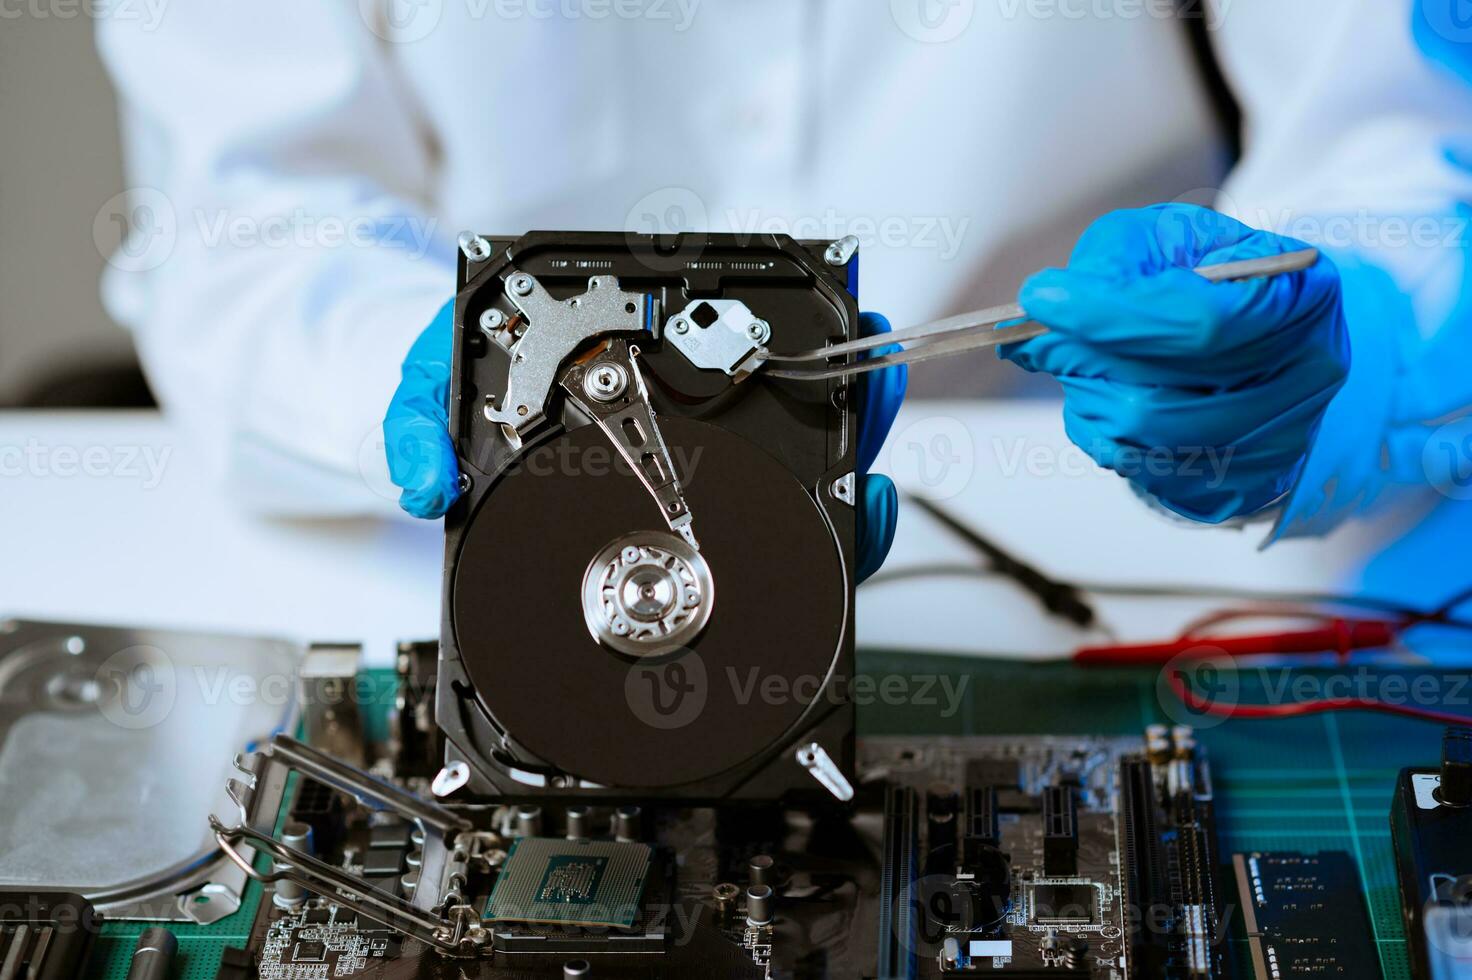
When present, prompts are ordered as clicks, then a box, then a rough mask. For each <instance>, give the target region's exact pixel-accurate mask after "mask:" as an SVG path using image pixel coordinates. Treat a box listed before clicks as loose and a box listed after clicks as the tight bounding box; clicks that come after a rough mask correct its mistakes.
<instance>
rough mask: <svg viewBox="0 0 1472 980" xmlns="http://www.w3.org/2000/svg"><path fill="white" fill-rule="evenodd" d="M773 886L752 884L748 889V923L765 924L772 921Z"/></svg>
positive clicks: (752, 924) (754, 924) (751, 924)
mask: <svg viewBox="0 0 1472 980" xmlns="http://www.w3.org/2000/svg"><path fill="white" fill-rule="evenodd" d="M772 905H773V900H772V886H771V885H752V886H751V887H750V888H748V889H746V924H747V925H750V926H765V925H770V924H771V922H772Z"/></svg>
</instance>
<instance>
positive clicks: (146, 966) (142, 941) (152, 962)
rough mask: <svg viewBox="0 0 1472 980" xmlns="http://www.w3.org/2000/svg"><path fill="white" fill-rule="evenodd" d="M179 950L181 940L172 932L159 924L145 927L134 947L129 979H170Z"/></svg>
mask: <svg viewBox="0 0 1472 980" xmlns="http://www.w3.org/2000/svg"><path fill="white" fill-rule="evenodd" d="M178 952H179V940H178V939H176V938H174V934H173V933H172V932H170V931H169V930H167V929H164V928H161V927H159V926H153V927H151V928H148V929H144V930H143V934H142V935H140V936H139V937H138V945H137V946H136V947H134V949H133V959H132V962H131V963H129V965H128V980H169V975H170V974H171V973H172V972H173V969H174V955H175V954H176V953H178Z"/></svg>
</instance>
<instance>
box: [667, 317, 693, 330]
mask: <svg viewBox="0 0 1472 980" xmlns="http://www.w3.org/2000/svg"><path fill="white" fill-rule="evenodd" d="M670 329H671V330H673V331H674V332H675V333H689V332H690V321H689V320H687V319H685V318H684V317H682V316H677V317H675V318H674V319H673V320H671V321H670Z"/></svg>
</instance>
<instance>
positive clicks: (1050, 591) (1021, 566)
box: [906, 494, 1098, 629]
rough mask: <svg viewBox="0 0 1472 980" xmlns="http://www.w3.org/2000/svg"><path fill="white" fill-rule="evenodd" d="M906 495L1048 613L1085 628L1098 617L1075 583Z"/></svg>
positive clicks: (938, 508) (937, 507) (932, 504)
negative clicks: (1064, 579)
mask: <svg viewBox="0 0 1472 980" xmlns="http://www.w3.org/2000/svg"><path fill="white" fill-rule="evenodd" d="M906 498H907V499H908V500H909V502H910V503H912V504H914V505H915V506H916V507H919V508H920V509H921V510H923V511H925V513H927V514H929V515H930V516H931V517H933V518H935V519H936V520H937V521H939V522H940V523H941V524H943V525H945V527H947V528H948V529H950V530H951V531H952V532H953V533H954V534H955V535H956V536H957V537H959V538H961V539H962V540H964V541H965V542H966V543H967V544H969V545H971V547H973V548H975V549H976V550H977V551H979V552H981V553H982V554H983V555H985V556H986V557H987V560H988V561H990V562H991V565H992V568H993V569H994V570H995V571H996V572H997V574H999V575H1005V576H1006V577H1008V578H1010V579H1012V580H1013V581H1014V582H1016V583H1017V584H1018V585H1020V586H1022V587H1023V588H1024V589H1026V590H1027V591H1028V592H1030V593H1032V594H1033V595H1034V596H1035V597H1037V600H1038V601H1039V602H1040V603H1042V605H1043V608H1044V609H1046V610H1047V611H1048V612H1050V613H1052V614H1053V615H1055V616H1061V617H1062V618H1064V619H1066V620H1068V621H1069V622H1071V623H1073V624H1074V625H1075V626H1078V627H1080V628H1082V629H1088V628H1089V627H1090V626H1093V625H1094V622H1095V620H1097V619H1098V615H1097V614H1096V613H1095V612H1094V607H1093V606H1091V605H1089V604H1088V603H1087V602H1086V601H1084V598H1083V596H1082V595H1081V594H1080V592H1079V589H1078V588H1076V587H1075V586H1073V585H1071V584H1069V583H1067V582H1061V581H1059V580H1057V579H1055V578H1052V577H1050V576H1048V575H1045V574H1043V573H1042V572H1041V571H1039V570H1038V569H1036V568H1034V567H1033V566H1031V565H1029V564H1028V563H1027V562H1025V561H1023V560H1022V559H1021V558H1018V557H1016V556H1015V555H1012V554H1010V553H1009V552H1007V551H1004V550H1003V549H1002V548H1001V547H1000V546H999V545H996V544H994V543H992V542H991V541H990V540H988V539H987V538H985V537H983V536H982V535H981V533H980V532H979V531H977V530H976V529H974V528H972V527H969V526H967V525H966V524H965V523H963V522H962V521H961V520H960V519H959V518H957V517H956V516H955V515H953V514H951V513H950V512H949V511H947V510H945V509H944V508H942V507H941V506H940V505H939V504H936V503H935V502H933V501H930V500H926V499H925V498H924V497H917V496H914V495H913V494H906Z"/></svg>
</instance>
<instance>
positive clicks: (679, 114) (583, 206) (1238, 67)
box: [99, 0, 1472, 511]
mask: <svg viewBox="0 0 1472 980" xmlns="http://www.w3.org/2000/svg"><path fill="white" fill-rule="evenodd" d="M1170 6H1171V4H1169V3H1167V2H1164V0H949V2H941V0H890V2H877V0H862V2H857V0H803V2H799V0H740V2H735V0H684V2H683V3H682V2H680V0H251V2H249V3H245V2H238V0H237V2H224V3H222V2H218V0H174V2H173V3H171V4H170V5H168V7H167V8H166V9H165V10H164V12H163V15H162V17H161V18H160V19H159V20H158V22H157V23H156V24H154V25H152V26H151V27H150V25H148V24H147V23H143V22H140V21H138V20H129V19H122V18H104V19H102V20H101V21H100V22H99V42H100V47H101V51H102V54H103V57H104V59H105V61H106V63H107V65H108V67H109V69H110V70H111V72H112V74H113V77H114V79H115V80H116V84H117V87H118V90H119V92H120V98H121V103H122V112H123V119H124V133H125V138H126V150H127V159H128V163H129V171H130V174H131V184H132V186H133V188H134V189H135V193H134V195H133V202H134V204H133V212H132V213H133V215H134V217H135V219H137V218H139V217H140V216H141V218H142V219H143V220H142V224H143V225H144V231H145V232H146V234H144V235H142V236H141V237H140V236H135V238H134V239H133V240H132V241H130V242H129V243H127V244H126V246H125V248H124V249H122V250H121V251H120V252H119V255H118V257H117V259H116V260H115V261H114V263H113V264H112V267H111V268H110V269H109V271H108V273H107V276H106V280H105V283H104V290H103V291H104V296H105V300H106V304H107V306H108V308H109V310H111V311H112V313H113V314H114V315H115V316H116V317H117V318H118V319H119V320H120V321H122V322H123V323H125V324H127V325H128V326H129V327H131V328H132V329H133V331H134V332H135V333H136V336H137V339H138V344H139V347H140V350H141V352H142V357H143V359H144V363H145V365H146V367H147V369H148V373H149V376H150V378H151V380H152V382H153V384H154V386H155V389H156V391H157V392H158V394H159V396H160V398H161V400H162V402H163V404H164V406H165V408H166V409H168V410H169V411H171V412H173V413H174V414H175V416H176V417H178V418H180V419H181V420H183V421H185V422H186V423H188V424H189V425H190V426H191V427H192V428H193V429H194V430H195V431H197V432H198V433H199V434H200V435H201V436H202V437H203V439H204V441H205V442H206V443H207V444H208V445H210V446H212V447H214V448H215V450H216V451H217V454H218V460H219V464H220V467H221V472H222V473H223V474H225V475H226V479H227V482H228V485H229V486H230V487H232V488H233V489H234V490H235V491H237V492H238V493H240V494H241V495H242V496H243V497H245V498H247V499H249V500H251V501H252V502H254V503H256V504H258V505H261V506H265V507H269V508H273V509H278V510H279V509H297V510H310V511H320V510H324V509H325V510H342V509H363V508H369V507H373V506H379V507H391V506H392V502H391V499H388V498H391V496H392V494H391V492H389V491H391V488H387V487H386V484H385V480H384V477H383V473H382V467H383V463H382V453H381V440H380V438H379V434H378V425H379V422H380V421H381V419H382V415H383V412H384V409H385V407H386V406H387V404H388V401H389V398H390V395H391V394H392V392H393V390H394V387H395V385H396V384H397V381H398V373H399V364H400V361H401V360H402V357H403V355H404V352H405V351H406V350H407V348H408V347H409V345H410V343H411V342H412V340H413V339H414V337H415V336H416V335H417V334H418V333H419V331H420V330H421V329H422V328H423V327H424V325H425V324H426V323H428V321H429V320H430V318H431V317H432V315H433V314H434V313H435V311H436V310H437V309H438V308H439V307H440V306H441V305H442V304H443V303H444V302H445V301H446V299H447V298H448V297H449V296H450V293H451V290H452V285H453V273H452V268H453V265H452V254H453V253H452V247H453V245H452V243H453V241H454V239H455V237H456V235H457V234H458V232H460V231H461V230H465V229H474V230H476V231H480V232H487V233H498V234H500V233H504V234H516V233H520V232H522V231H525V230H528V229H532V228H588V229H626V228H627V229H632V230H637V231H648V230H658V229H662V230H673V229H674V228H676V227H681V226H687V227H705V228H709V229H711V230H715V231H736V232H742V231H746V232H750V231H758V230H760V231H767V230H777V231H788V232H791V233H793V234H797V235H800V236H804V237H815V238H825V237H837V236H839V235H842V234H847V233H854V234H858V235H859V236H860V238H861V239H862V240H863V252H862V255H863V266H862V276H861V284H860V296H861V300H862V305H863V306H864V307H865V308H867V309H874V310H879V311H881V312H884V313H886V314H887V315H888V316H889V317H890V318H891V319H892V320H893V321H894V322H896V323H897V324H903V323H906V322H911V321H915V320H918V319H921V318H927V317H931V316H937V315H942V314H945V313H947V312H952V311H955V310H956V309H958V308H962V307H965V306H968V305H971V304H979V303H982V302H1000V301H1005V300H1007V299H1009V298H1010V297H1011V295H1012V294H1013V293H1014V291H1015V289H1016V287H1017V285H1018V283H1019V282H1020V279H1021V277H1022V276H1023V274H1025V273H1026V272H1028V271H1030V270H1031V269H1032V268H1035V267H1036V266H1037V265H1039V264H1042V262H1043V260H1052V261H1057V260H1060V259H1062V258H1063V257H1064V256H1065V255H1066V249H1067V245H1068V244H1069V243H1070V242H1071V240H1072V238H1073V237H1074V235H1076V233H1077V231H1078V230H1079V228H1080V227H1081V225H1082V223H1083V221H1084V220H1086V217H1091V216H1093V215H1096V214H1098V213H1100V212H1102V211H1104V210H1107V209H1109V208H1111V207H1114V206H1116V205H1118V204H1121V203H1143V202H1145V201H1149V200H1154V199H1165V198H1171V197H1174V196H1180V195H1183V192H1191V191H1194V193H1191V194H1187V195H1185V196H1189V197H1190V198H1191V199H1193V200H1197V201H1202V200H1210V199H1211V197H1212V196H1213V194H1214V191H1213V189H1212V187H1211V186H1210V185H1211V184H1212V183H1213V182H1214V180H1215V178H1214V170H1213V167H1214V161H1215V160H1216V159H1217V158H1218V143H1217V140H1216V136H1215V132H1214V124H1213V119H1212V113H1211V111H1210V107H1209V103H1208V101H1207V98H1206V96H1205V94H1204V90H1203V88H1202V85H1201V81H1200V77H1199V74H1198V71H1197V67H1196V66H1195V64H1194V63H1193V61H1192V59H1191V57H1190V54H1189V50H1188V47H1187V44H1186V37H1185V32H1184V31H1183V29H1182V27H1181V25H1180V24H1179V23H1178V22H1175V21H1173V20H1170V19H1167V18H1165V17H1163V16H1161V13H1162V12H1163V9H1169V8H1170ZM600 13H601V15H600ZM1211 17H1212V23H1213V26H1214V27H1215V28H1216V29H1215V30H1214V31H1213V35H1214V40H1215V43H1216V46H1217V48H1218V50H1219V54H1220V57H1221V59H1222V61H1223V63H1224V66H1225V69H1226V71H1227V72H1228V74H1229V76H1230V77H1231V79H1232V80H1233V82H1234V83H1235V85H1236V87H1237V91H1238V93H1239V95H1240V97H1241V99H1242V101H1243V103H1244V106H1245V109H1246V114H1247V118H1248V132H1247V143H1248V152H1247V156H1246V159H1245V160H1244V162H1243V163H1242V165H1241V166H1240V168H1239V169H1238V171H1237V173H1236V175H1235V176H1234V178H1233V179H1232V181H1231V183H1230V184H1229V185H1228V188H1227V194H1226V196H1225V198H1224V199H1223V203H1224V206H1225V207H1228V208H1230V209H1234V210H1237V211H1238V212H1239V213H1241V214H1242V215H1243V216H1244V217H1245V218H1247V219H1248V220H1253V218H1254V216H1256V215H1259V214H1263V213H1270V212H1272V213H1277V212H1275V210H1274V209H1288V210H1289V211H1291V212H1292V213H1294V214H1301V213H1304V212H1308V211H1314V210H1318V209H1323V210H1328V211H1335V210H1345V209H1360V208H1366V207H1369V208H1383V209H1385V210H1392V211H1393V210H1396V209H1404V208H1407V207H1424V208H1426V209H1428V210H1434V209H1436V208H1438V207H1446V206H1449V204H1450V202H1454V201H1456V200H1459V199H1469V197H1472V188H1469V187H1468V186H1467V175H1466V174H1465V173H1464V172H1462V171H1459V170H1457V169H1456V168H1454V167H1452V166H1450V165H1449V164H1448V163H1447V161H1446V158H1445V154H1444V152H1443V144H1444V141H1445V140H1446V138H1447V137H1448V134H1450V133H1453V132H1456V131H1458V130H1460V131H1468V130H1472V109H1469V107H1468V105H1467V99H1466V96H1465V94H1464V93H1460V92H1459V93H1457V94H1456V95H1455V97H1452V96H1450V95H1449V88H1448V83H1446V82H1445V81H1444V80H1443V79H1441V78H1439V77H1437V76H1435V75H1434V74H1433V72H1432V71H1431V69H1430V68H1429V67H1428V66H1427V64H1426V63H1425V60H1424V58H1422V57H1421V56H1420V55H1419V53H1418V52H1417V51H1416V50H1415V48H1414V45H1413V44H1412V41H1411V38H1410V31H1409V14H1408V12H1407V7H1406V5H1405V4H1403V3H1401V2H1396V0H1292V2H1284V0H1219V2H1218V3H1217V6H1216V7H1215V8H1214V9H1213V11H1212V13H1211ZM1457 100H1460V104H1458V102H1457ZM1203 188H1204V189H1203ZM140 206H141V207H143V208H145V209H146V210H144V211H139V210H138V209H139V207H140ZM366 219H372V221H371V222H370V221H367V220H366ZM345 224H347V225H349V226H350V227H346V228H345V227H343V226H344V225H345ZM340 233H341V234H340ZM344 234H345V235H347V236H348V237H349V239H350V240H349V241H347V242H346V243H344V242H343V241H341V240H340V238H341V237H342V235H344ZM1387 261H1388V262H1389V260H1387ZM1394 261H1395V262H1396V263H1400V264H1401V265H1402V266H1406V267H1412V266H1416V264H1417V263H1418V262H1419V263H1424V262H1425V261H1430V260H1429V259H1428V258H1427V257H1425V256H1420V257H1417V256H1414V255H1407V254H1399V255H1397V256H1395V257H1394ZM1397 274H1398V275H1404V276H1406V277H1408V278H1407V281H1408V282H1409V281H1411V280H1412V279H1414V277H1415V276H1416V275H1417V274H1418V273H1416V272H1415V271H1414V270H1412V271H1406V269H1405V268H1401V269H1400V270H1399V271H1398V272H1397ZM1408 288H1409V287H1408ZM1428 302H1429V300H1428ZM920 370H924V369H920ZM917 373H918V372H917ZM373 491H376V492H373Z"/></svg>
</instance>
